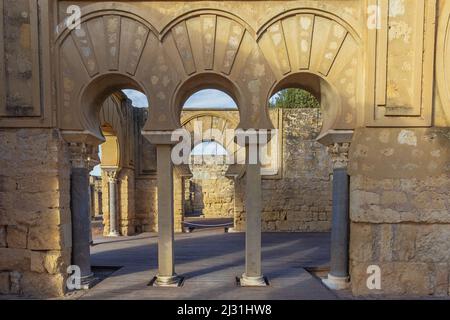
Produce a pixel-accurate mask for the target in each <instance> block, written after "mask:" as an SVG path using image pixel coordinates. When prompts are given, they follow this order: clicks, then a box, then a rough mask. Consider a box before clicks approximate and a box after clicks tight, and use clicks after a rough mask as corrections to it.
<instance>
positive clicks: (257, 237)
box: [241, 142, 266, 286]
mask: <svg viewBox="0 0 450 320" xmlns="http://www.w3.org/2000/svg"><path fill="white" fill-rule="evenodd" d="M251 153H253V156H252V155H251ZM254 153H256V154H254ZM258 153H259V150H258V143H257V142H256V143H255V144H254V145H252V143H251V142H250V143H249V144H247V145H246V172H245V175H246V179H245V213H246V215H245V216H246V219H245V228H246V229H245V273H244V274H243V275H242V277H241V286H265V285H266V281H265V279H264V276H263V274H262V271H261V208H262V205H261V201H262V199H261V163H260V159H259V155H258ZM251 158H253V159H251Z"/></svg>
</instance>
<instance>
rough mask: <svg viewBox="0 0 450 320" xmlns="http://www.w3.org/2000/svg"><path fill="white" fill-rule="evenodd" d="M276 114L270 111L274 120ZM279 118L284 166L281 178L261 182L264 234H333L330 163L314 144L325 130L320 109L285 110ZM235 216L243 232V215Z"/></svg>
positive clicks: (236, 224) (322, 149)
mask: <svg viewBox="0 0 450 320" xmlns="http://www.w3.org/2000/svg"><path fill="white" fill-rule="evenodd" d="M276 112H280V110H271V117H272V118H275V113H276ZM280 116H281V117H282V118H281V120H282V125H281V128H280V130H281V131H282V163H281V167H280V172H279V173H278V176H276V177H263V180H262V198H263V210H262V228H263V231H288V232H295V231H300V232H326V231H330V228H331V209H332V207H331V206H332V203H331V175H332V168H331V160H330V158H329V156H328V153H327V151H326V148H325V147H324V146H323V145H321V144H320V143H318V142H316V141H315V139H316V137H317V135H318V134H319V132H320V130H321V127H322V118H321V115H320V110H318V109H284V110H282V113H281V115H280ZM244 180H245V177H244ZM240 184H243V185H244V184H245V182H244V181H241V182H240ZM241 188H243V187H241ZM242 190H243V189H242ZM236 193H237V192H236ZM241 198H244V197H243V195H241ZM236 214H237V217H236V218H235V227H236V229H237V230H244V223H245V222H244V217H243V216H242V212H240V213H239V212H236Z"/></svg>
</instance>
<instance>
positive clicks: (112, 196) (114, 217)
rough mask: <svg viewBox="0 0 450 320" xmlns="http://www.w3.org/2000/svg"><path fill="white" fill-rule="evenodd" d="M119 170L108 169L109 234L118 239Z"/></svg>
mask: <svg viewBox="0 0 450 320" xmlns="http://www.w3.org/2000/svg"><path fill="white" fill-rule="evenodd" d="M117 173H118V171H117V169H106V174H107V175H108V186H109V234H108V236H110V237H118V236H120V233H119V231H118V228H117V226H118V222H119V221H118V220H119V217H118V205H117Z"/></svg>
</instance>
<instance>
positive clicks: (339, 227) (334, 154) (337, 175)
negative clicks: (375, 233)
mask: <svg viewBox="0 0 450 320" xmlns="http://www.w3.org/2000/svg"><path fill="white" fill-rule="evenodd" d="M349 147H350V143H335V144H333V145H331V146H329V147H328V150H329V153H330V155H331V158H332V162H333V213H332V215H333V216H332V225H331V264H330V273H329V274H328V278H327V279H324V280H323V282H324V283H325V285H326V286H327V287H329V288H330V289H333V290H343V289H346V288H348V287H349V267H348V261H349V256H348V251H349V176H348V174H347V165H348V151H349Z"/></svg>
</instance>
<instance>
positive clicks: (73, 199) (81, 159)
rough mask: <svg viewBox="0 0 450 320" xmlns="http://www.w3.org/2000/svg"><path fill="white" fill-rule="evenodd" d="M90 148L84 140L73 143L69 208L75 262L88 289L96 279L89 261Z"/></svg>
mask: <svg viewBox="0 0 450 320" xmlns="http://www.w3.org/2000/svg"><path fill="white" fill-rule="evenodd" d="M90 149H91V147H90V146H88V145H86V144H85V143H74V142H72V143H70V144H69V150H70V162H71V166H72V170H71V175H70V209H71V213H72V262H71V264H72V265H77V266H78V267H79V268H80V271H81V284H82V286H83V288H88V287H89V284H90V283H91V282H92V280H93V273H92V271H91V261H90V234H91V219H90V210H89V209H90V204H89V171H90V154H91V152H90Z"/></svg>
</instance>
